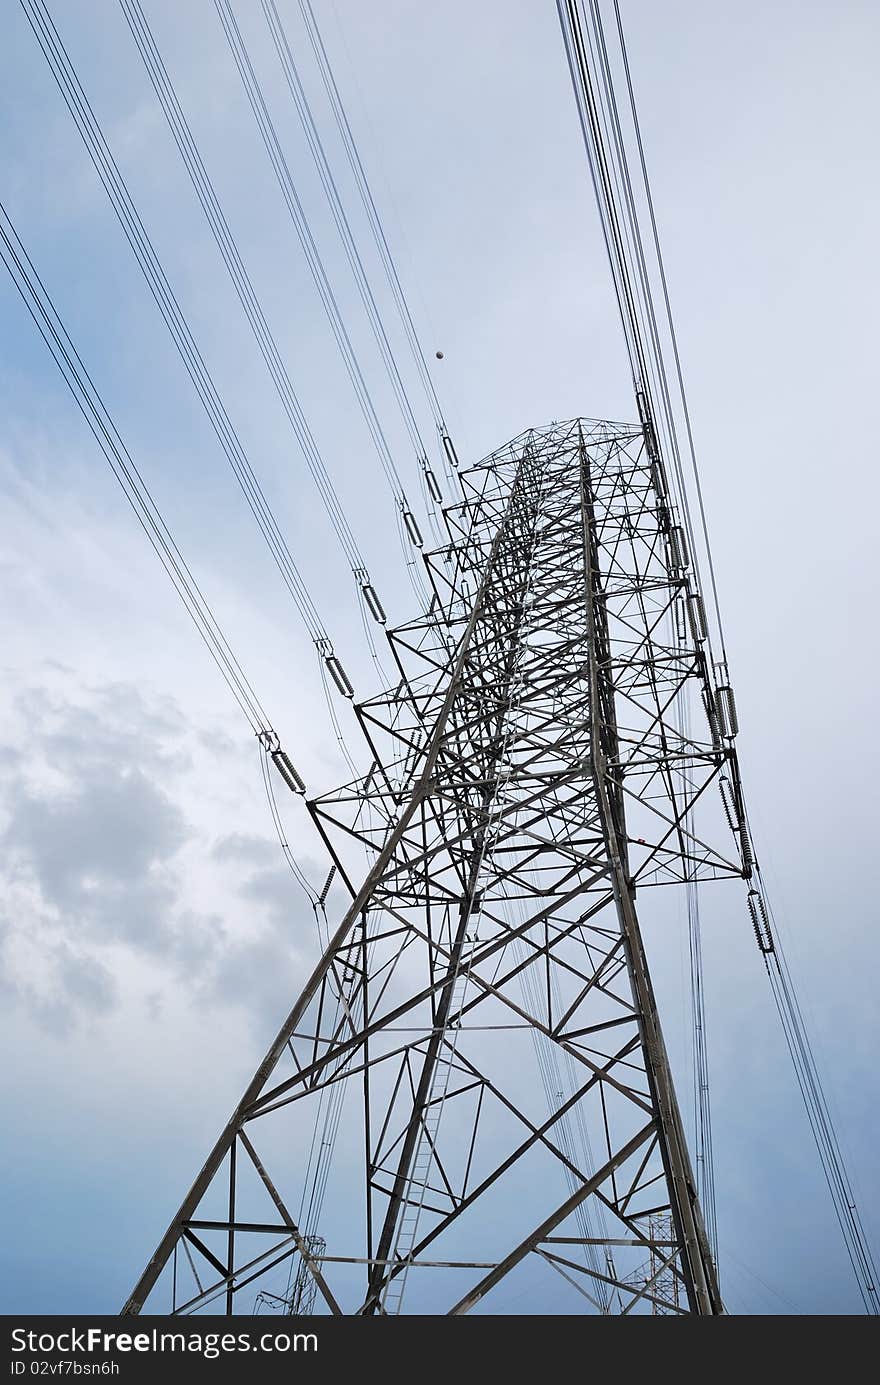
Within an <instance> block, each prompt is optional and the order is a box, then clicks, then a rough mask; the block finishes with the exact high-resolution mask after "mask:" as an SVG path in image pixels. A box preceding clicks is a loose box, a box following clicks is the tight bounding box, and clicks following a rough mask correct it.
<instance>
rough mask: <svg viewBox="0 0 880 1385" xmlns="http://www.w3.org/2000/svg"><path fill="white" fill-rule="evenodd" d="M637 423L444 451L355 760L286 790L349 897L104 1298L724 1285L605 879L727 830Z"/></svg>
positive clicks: (626, 1308) (679, 877)
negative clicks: (338, 777) (466, 462)
mask: <svg viewBox="0 0 880 1385" xmlns="http://www.w3.org/2000/svg"><path fill="white" fill-rule="evenodd" d="M646 432H647V437H648V443H649V444H650V442H651V438H650V431H649V430H646ZM646 432H643V430H642V429H640V428H637V427H631V426H625V425H617V424H610V423H596V422H588V421H583V420H576V421H574V422H570V423H565V424H559V425H556V424H554V425H553V426H552V427H549V428H546V429H543V430H536V431H529V432H527V433H525V434H522V435H521V436H520V437H518V438H516V439H515V440H514V441H513V442H512V443H510V444H509V445H508V446H506V447H505V448H503V449H502V450H500V451H499V452H496V453H494V454H493V455H492V456H490V457H489V458H487V459H486V460H485V461H483V462H481V463H480V464H479V465H477V466H474V467H472V468H471V469H469V470H467V471H463V472H461V473H460V480H461V485H462V494H463V500H462V501H461V502H460V503H458V504H455V505H451V506H449V507H448V508H447V509H446V511H445V520H446V525H447V528H448V542H447V543H446V544H445V545H444V546H442V547H441V548H439V549H437V550H436V551H434V552H433V553H431V554H429V555H427V556H426V569H427V573H428V575H429V578H430V582H431V586H432V590H433V598H432V601H431V604H430V607H429V609H428V610H427V612H426V613H425V614H423V615H421V616H419V617H418V618H417V619H416V620H413V621H412V622H410V623H408V624H406V625H403V626H401V627H399V628H398V629H396V630H395V631H393V632H392V633H391V635H390V637H389V638H390V644H391V648H392V651H393V653H394V657H395V659H396V662H397V668H398V672H399V679H398V681H397V682H396V684H395V685H394V687H392V688H390V689H388V690H387V691H385V692H383V693H381V694H380V695H379V696H377V697H374V698H371V699H370V700H369V701H367V702H364V703H362V704H360V705H358V707H357V708H356V711H357V715H358V718H359V720H360V723H361V725H362V728H363V731H364V734H365V736H366V738H367V742H368V744H369V746H370V753H371V756H372V762H371V764H370V768H369V770H368V772H367V774H366V775H365V776H364V778H363V779H359V780H357V781H355V782H352V783H349V784H346V785H344V786H343V787H342V788H341V789H338V790H336V791H334V792H333V793H329V794H325V795H322V796H320V797H317V798H315V799H313V800H311V801H310V802H309V809H310V811H311V813H312V816H313V818H314V821H315V823H316V824H317V827H318V829H319V831H320V833H321V835H322V837H323V839H324V841H325V843H326V846H327V849H328V851H329V853H330V858H331V861H332V863H333V869H334V872H335V875H334V879H335V882H336V884H337V886H338V885H342V886H344V887H345V889H346V890H347V891H348V892H349V894H350V897H351V903H350V904H349V906H348V907H347V908H343V909H341V910H340V912H341V914H342V916H341V918H339V920H338V923H337V925H336V927H335V930H333V931H332V932H331V933H330V934H329V937H328V946H327V948H326V950H325V952H324V955H323V957H322V958H321V961H320V962H319V964H318V965H317V967H316V968H315V970H314V972H313V973H312V975H311V976H310V977H309V979H308V981H307V982H306V984H305V986H304V987H303V990H302V992H301V994H300V996H299V998H298V999H297V1000H296V1002H295V1004H294V1005H293V1009H292V1010H291V1013H290V1015H289V1016H288V1018H287V1019H286V1020H285V1022H284V1024H283V1025H282V1027H281V1030H280V1032H279V1034H278V1037H277V1039H276V1040H275V1042H274V1043H273V1044H272V1046H271V1048H270V1049H269V1052H268V1053H267V1055H266V1057H265V1059H264V1060H263V1062H262V1063H261V1064H260V1066H259V1068H258V1069H257V1072H256V1074H255V1076H254V1078H253V1081H252V1082H251V1083H250V1085H249V1086H248V1088H247V1090H246V1091H245V1093H244V1095H243V1097H242V1099H241V1102H240V1103H239V1105H238V1106H237V1108H236V1110H235V1111H234V1113H233V1115H232V1117H231V1119H230V1120H229V1123H228V1125H226V1127H225V1129H224V1130H223V1133H222V1134H221V1136H220V1138H219V1139H218V1141H217V1143H216V1145H215V1146H214V1148H213V1150H212V1151H211V1153H210V1155H209V1157H208V1159H207V1161H206V1163H205V1165H204V1167H203V1169H202V1171H201V1172H200V1173H199V1175H198V1177H197V1178H196V1180H195V1183H194V1184H193V1186H192V1188H191V1190H190V1192H189V1193H188V1194H187V1196H186V1198H185V1199H184V1201H183V1204H182V1205H181V1207H180V1210H179V1212H178V1213H177V1215H176V1216H175V1218H174V1220H173V1221H172V1223H171V1225H170V1227H169V1228H168V1231H167V1232H166V1234H165V1236H164V1237H163V1239H162V1241H161V1242H160V1244H159V1247H158V1249H157V1251H156V1253H155V1255H154V1256H153V1258H152V1259H151V1260H150V1262H149V1264H148V1265H147V1267H146V1269H145V1271H144V1273H143V1274H142V1276H141V1278H140V1279H139V1280H138V1283H137V1285H136V1287H135V1289H134V1291H133V1293H132V1295H131V1297H130V1299H129V1301H128V1302H127V1304H126V1305H125V1308H124V1310H123V1311H124V1312H126V1313H138V1312H140V1311H141V1309H142V1308H144V1307H145V1306H146V1307H147V1308H148V1310H151V1311H157V1312H167V1311H169V1310H170V1311H172V1312H176V1313H190V1312H195V1311H197V1310H199V1309H205V1308H207V1309H208V1310H209V1311H214V1312H217V1311H223V1310H225V1311H226V1312H228V1313H232V1312H240V1313H249V1312H253V1311H254V1302H255V1296H256V1295H260V1296H262V1299H261V1301H262V1303H263V1304H265V1303H266V1302H267V1296H268V1299H274V1301H275V1303H276V1304H277V1305H278V1306H277V1307H276V1309H275V1311H279V1309H280V1311H282V1312H283V1311H297V1310H299V1311H302V1308H303V1306H304V1305H306V1304H308V1303H310V1301H311V1300H312V1297H313V1300H314V1311H316V1312H323V1313H327V1312H329V1313H362V1314H396V1313H399V1312H401V1311H402V1310H403V1309H404V1306H405V1308H406V1311H408V1312H420V1313H447V1314H461V1313H466V1312H468V1311H470V1310H472V1309H475V1308H477V1306H478V1305H479V1306H480V1308H481V1309H482V1310H484V1311H487V1312H491V1313H503V1312H508V1311H519V1312H528V1311H538V1312H553V1311H558V1312H586V1313H597V1314H609V1313H612V1314H616V1313H624V1312H636V1313H653V1312H682V1313H687V1312H690V1313H700V1314H711V1313H721V1312H722V1311H723V1307H722V1302H721V1297H720V1293H719V1289H718V1283H717V1278H716V1273H715V1267H714V1262H713V1254H712V1250H711V1247H710V1243H709V1238H708V1236H707V1232H706V1228H705V1225H704V1220H703V1215H702V1213H701V1208H700V1203H699V1199H698V1197H697V1189H696V1183H695V1177H694V1173H693V1170H692V1168H691V1163H690V1159H689V1155H688V1150H687V1147H686V1142H685V1136H684V1130H683V1124H682V1118H681V1114H680V1111H679V1107H678V1102H677V1099H676V1094H675V1090H674V1086H673V1081H672V1076H671V1072H670V1067H669V1062H668V1059H667V1054H666V1049H665V1046H664V1040H663V1035H662V1032H661V1027H660V1021H659V1017H658V1014H657V1007H656V1003H655V999H654V992H653V990H652V985H651V979H650V976H649V972H648V965H647V961H646V956H645V949H644V947H643V943H642V935H641V932H640V927H639V920H638V916H637V910H636V901H637V897H638V898H639V900H641V899H642V897H643V896H644V895H645V894H648V893H649V892H650V888H651V887H653V886H657V885H661V884H664V883H672V884H678V885H685V884H687V885H689V886H690V887H693V885H694V883H699V882H702V881H708V880H714V879H719V878H722V877H732V876H738V877H741V876H743V875H744V874H748V872H749V865H748V845H747V840H746V829H745V823H744V818H743V814H742V807H741V800H740V796H739V782H738V776H737V773H736V761H735V757H734V755H733V750H732V747H731V743H730V741H731V736H732V732H731V730H730V727H729V726H728V727H727V729H726V730H725V726H724V725H723V715H724V706H725V703H724V698H723V695H722V694H723V689H722V690H721V692H719V689H718V688H717V687H715V685H714V683H713V678H714V673H713V670H712V668H711V667H710V664H709V661H708V659H707V656H706V653H705V639H706V631H705V617H704V613H703V607H702V599H701V597H700V594H699V592H698V590H697V588H696V585H695V579H694V577H693V574H692V571H691V568H690V565H689V558H688V553H687V551H686V547H685V542H684V535H683V533H682V530H681V528H680V527H679V525H678V522H677V519H676V515H675V512H674V509H673V507H672V502H671V500H670V499H669V498H668V490H667V485H666V482H665V479H664V475H663V471H662V464H661V462H660V460H659V457H658V455H657V453H656V449H655V448H654V447H653V446H650V448H649V446H646V441H645V436H646ZM690 689H693V691H694V693H695V694H696V697H697V699H698V701H699V702H700V703H701V704H702V707H701V710H700V715H699V716H694V717H689V716H688V717H684V716H682V714H681V711H682V705H683V702H684V700H685V699H686V698H687V695H688V692H689V690H690ZM702 709H705V710H702ZM281 768H282V769H283V771H284V772H285V775H286V777H287V778H288V782H290V783H291V784H292V785H295V784H297V783H298V782H299V781H298V780H297V778H296V777H295V776H294V775H293V773H292V771H291V767H290V766H289V762H288V763H287V766H286V768H285V767H284V766H281ZM716 780H721V781H722V784H721V787H722V790H723V794H719V793H717V792H716V791H714V789H713V791H712V792H711V793H707V789H709V788H710V786H711V785H712V784H713V781H716ZM725 814H726V816H727V821H725ZM698 825H699V827H698ZM730 827H732V828H733V829H734V832H733V835H731V831H730ZM335 893H336V892H335V891H334V894H333V895H332V896H330V899H331V900H332V899H333V898H335ZM326 895H327V891H326V890H325V897H326ZM303 1208H304V1209H306V1210H305V1211H304V1212H301V1211H300V1209H303ZM319 1214H320V1226H318V1225H317V1221H318V1215H319ZM298 1219H301V1224H300V1220H298ZM646 1267H647V1268H646ZM306 1283H308V1285H309V1286H310V1292H309V1293H308V1294H307V1293H306V1292H305V1290H304V1286H305V1284H306ZM292 1295H293V1296H296V1305H297V1306H295V1307H291V1303H292Z"/></svg>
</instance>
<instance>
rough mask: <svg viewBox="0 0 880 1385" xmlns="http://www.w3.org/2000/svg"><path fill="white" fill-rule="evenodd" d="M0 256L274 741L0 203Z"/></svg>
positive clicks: (228, 674)
mask: <svg viewBox="0 0 880 1385" xmlns="http://www.w3.org/2000/svg"><path fill="white" fill-rule="evenodd" d="M0 255H2V257H3V261H4V263H5V265H6V268H7V270H8V271H9V274H10V276H11V278H12V282H13V283H14V285H15V287H16V289H17V290H18V293H19V294H20V296H21V299H22V301H23V302H24V305H25V307H26V308H27V310H28V312H29V313H30V315H31V318H32V319H33V321H34V324H35V326H36V327H37V330H38V331H39V333H40V336H41V337H42V338H43V341H44V342H45V343H46V346H47V347H48V348H49V351H50V352H51V354H52V358H53V360H54V361H55V364H56V365H57V366H58V369H59V371H60V372H61V375H62V377H63V379H64V382H65V384H66V385H67V388H68V389H69V390H70V393H71V394H72V395H73V398H74V400H75V401H76V405H77V408H78V409H79V411H80V413H81V414H82V416H83V418H84V419H85V421H86V423H87V424H88V426H89V429H90V431H91V433H92V435H93V437H94V438H95V441H96V442H97V444H98V446H99V447H100V449H101V451H102V452H103V454H104V456H105V458H106V459H107V462H108V464H109V466H110V469H111V471H112V472H113V475H114V476H115V477H116V480H117V481H118V482H119V485H120V486H121V488H122V491H123V493H124V495H125V498H126V500H127V501H128V503H129V505H130V506H131V508H132V510H133V511H134V513H135V516H136V518H137V520H138V523H139V524H140V526H141V528H142V529H143V531H144V533H145V534H146V536H147V538H148V540H149V542H150V544H151V546H152V548H153V550H154V552H155V553H156V556H157V557H158V559H159V561H160V562H161V564H162V566H163V567H164V569H165V571H166V572H167V573H168V576H169V577H170V578H171V581H172V583H173V585H174V589H175V591H176V592H177V594H178V596H179V597H180V600H181V602H182V603H183V605H184V607H185V608H186V610H187V612H188V613H189V616H190V618H191V620H192V622H193V624H194V625H195V627H196V629H197V631H198V633H199V636H200V637H201V639H202V640H203V642H204V644H205V647H206V648H207V650H208V652H209V654H210V655H211V658H212V659H213V660H214V663H215V664H216V665H217V667H218V669H219V670H220V673H221V675H222V677H223V680H224V682H225V683H226V685H227V687H228V688H229V690H230V692H231V693H232V695H233V697H234V698H235V700H236V702H237V703H238V705H239V707H240V708H241V711H242V712H243V714H244V716H245V717H246V718H247V721H248V723H249V724H250V727H251V729H252V731H253V732H254V733H255V735H259V736H265V737H274V733H273V732H272V729H271V726H270V724H269V720H268V717H267V715H266V712H265V710H264V708H263V706H262V704H261V703H260V700H259V698H258V697H257V695H256V693H255V692H254V689H253V687H252V685H251V683H250V681H249V680H248V678H247V676H246V675H245V673H244V672H243V670H242V667H241V665H240V663H239V662H238V659H237V658H236V657H235V655H234V654H233V652H232V650H231V649H230V647H229V644H228V642H227V640H226V637H225V636H224V634H223V632H222V630H221V629H220V626H219V625H218V624H217V620H216V618H215V616H214V613H213V611H212V610H211V607H210V606H209V604H208V602H207V600H206V598H205V596H204V595H203V593H202V591H201V589H200V588H199V586H198V583H197V582H196V580H195V578H194V577H193V575H192V572H191V571H190V569H189V567H188V566H187V564H186V562H185V560H184V558H183V556H182V554H181V552H180V549H179V548H178V546H177V544H176V543H175V541H174V538H173V537H172V535H171V532H170V530H169V528H168V526H167V524H166V523H165V521H164V520H163V518H162V516H161V514H160V513H159V510H158V509H157V507H156V504H155V501H154V500H153V497H152V494H151V493H150V490H149V487H148V486H147V484H146V482H145V481H144V478H143V476H142V475H141V473H140V471H139V470H138V468H137V465H136V464H135V462H134V461H133V460H132V457H131V454H130V453H129V451H128V448H127V447H126V445H125V443H124V442H123V440H122V437H121V436H120V433H119V431H118V429H117V427H116V425H115V423H114V422H113V420H112V418H111V417H110V414H109V413H108V411H107V408H106V406H105V404H104V401H103V399H102V397H101V394H100V393H99V391H98V389H97V386H96V385H95V383H94V381H93V380H92V378H91V376H90V375H89V372H88V370H87V369H86V367H85V365H84V364H83V361H82V358H81V357H80V355H79V353H78V351H77V349H76V347H75V346H74V344H73V341H72V340H71V338H70V336H69V335H68V332H67V329H66V328H65V326H64V324H63V322H62V321H61V318H60V317H59V316H58V313H57V311H56V309H55V305H54V303H53V301H52V299H51V297H50V295H49V292H48V290H47V289H46V287H45V285H44V284H43V281H42V280H41V278H40V276H39V274H38V273H37V270H36V269H35V267H34V265H33V262H32V261H31V259H30V258H29V256H28V254H27V251H26V250H25V248H24V246H23V244H22V242H21V240H20V239H19V236H18V234H17V232H16V230H15V227H14V226H13V224H12V222H11V221H10V219H9V215H8V213H7V211H6V209H5V207H4V206H3V205H2V203H0Z"/></svg>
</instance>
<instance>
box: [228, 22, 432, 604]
mask: <svg viewBox="0 0 880 1385" xmlns="http://www.w3.org/2000/svg"><path fill="white" fill-rule="evenodd" d="M214 6H215V8H216V10H217V14H218V16H219V19H220V22H221V24H222V26H223V32H224V34H225V35H226V40H227V42H228V44H229V48H230V51H231V53H232V56H233V59H234V61H235V65H236V68H237V69H238V74H239V77H240V78H241V82H242V86H243V87H244V91H245V95H246V96H247V99H248V104H249V105H250V108H251V111H252V112H253V116H254V119H255V120H256V122H257V127H258V129H259V132H260V136H261V138H262V141H263V144H264V146H265V149H266V153H267V155H268V157H269V162H270V163H271V165H272V170H273V172H274V174H275V179H276V181H277V183H278V186H279V188H280V190H281V194H282V196H283V198H284V202H285V205H286V207H287V210H288V212H289V214H290V219H291V221H292V222H293V225H294V228H295V230H296V234H297V238H298V240H299V243H300V245H301V247H302V250H303V254H304V255H305V257H306V262H307V264H308V266H309V270H310V272H311V275H312V278H313V280H314V283H315V287H316V288H317V290H318V295H319V297H320V299H321V304H322V306H323V308H324V312H325V314H326V316H327V319H328V321H329V323H330V326H331V329H332V331H333V336H334V338H335V340H336V344H337V346H338V348H339V352H340V355H341V356H342V359H343V361H344V363H345V368H346V371H347V373H348V376H349V379H350V380H351V384H352V387H353V389H354V392H355V395H356V397H357V400H358V404H359V406H360V409H361V412H362V414H363V417H364V421H365V422H366V424H367V428H368V431H369V433H370V437H371V439H372V442H373V446H374V449H375V451H376V455H377V457H378V459H379V463H380V465H381V467H382V471H383V473H384V475H385V479H386V481H387V483H388V486H389V489H390V491H391V494H392V496H393V498H394V502H395V508H396V511H397V515H398V533H399V535H400V539H401V546H402V547H403V551H404V557H405V558H406V559H407V570H408V572H409V574H410V578H411V580H412V582H413V587H414V589H415V592H416V595H417V597H418V598H419V599H420V600H422V601H423V600H424V599H425V597H426V589H425V587H424V584H423V583H422V582H421V579H420V573H419V569H418V567H417V565H416V562H415V561H413V560H412V558H411V551H412V549H415V550H420V549H421V548H422V546H423V539H422V534H421V531H420V529H419V525H418V522H417V520H416V517H415V515H414V514H413V512H412V509H411V507H410V504H409V501H408V499H407V496H406V491H405V489H404V486H403V482H402V480H401V477H400V473H399V471H398V469H397V465H396V463H395V461H394V457H393V455H392V452H391V448H390V447H389V445H388V440H387V438H386V436H385V432H384V429H383V427H382V424H381V422H380V419H379V416H378V414H377V412H376V408H375V405H374V403H373V399H372V395H371V393H370V389H369V386H368V384H367V382H366V380H365V378H364V375H363V371H362V370H361V366H360V363H359V361H358V358H357V354H356V352H355V350H354V347H353V345H352V342H351V338H350V336H349V333H348V329H347V327H346V325H345V320H344V318H343V315H342V312H341V310H340V308H339V303H338V301H337V299H336V295H335V293H334V291H333V286H332V284H331V283H330V280H329V277H328V275H327V271H326V269H325V267H324V262H323V260H322V258H321V254H320V251H319V249H318V246H317V244H316V243H315V239H314V236H313V235H312V231H311V227H310V225H309V220H308V217H307V216H306V213H305V210H304V208H303V205H302V202H301V200H300V197H299V193H298V192H297V188H296V184H295V182H294V178H293V175H292V173H291V171H290V166H289V164H288V162H287V158H286V156H285V154H284V150H283V147H282V145H281V141H280V139H279V137H278V131H277V129H276V127H275V122H274V121H273V119H272V115H271V113H270V111H269V107H268V105H267V103H266V98H265V95H264V93H263V88H262V85H261V83H260V79H259V78H258V76H257V74H256V72H255V71H254V67H253V64H252V62H251V58H250V53H249V52H248V49H247V45H246V44H245V42H244V39H243V38H242V35H241V30H240V29H239V27H238V22H237V20H236V18H235V13H234V11H233V9H232V5H231V3H230V0H214Z"/></svg>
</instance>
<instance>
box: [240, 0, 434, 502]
mask: <svg viewBox="0 0 880 1385" xmlns="http://www.w3.org/2000/svg"><path fill="white" fill-rule="evenodd" d="M262 4H263V8H264V10H267V11H268V10H271V12H272V17H271V19H270V27H271V28H272V30H273V34H277V36H278V39H279V41H280V43H281V45H282V46H283V47H284V49H285V51H286V52H288V53H289V52H290V45H289V43H288V41H287V36H286V33H285V30H284V26H283V24H282V22H281V20H280V18H279V16H278V12H277V8H276V5H275V0H262ZM299 8H300V13H301V14H302V18H303V22H304V24H305V27H306V32H307V34H308V37H309V42H310V44H311V47H312V52H313V54H314V57H315V62H316V64H317V67H318V71H319V72H320V74H321V80H322V82H323V84H324V90H325V92H326V93H327V99H328V101H329V103H330V108H331V110H332V112H333V117H334V120H335V121H336V127H337V129H338V131H339V135H340V138H341V140H342V146H343V148H344V150H345V155H346V158H347V159H348V163H349V167H350V168H351V171H352V174H353V175H354V180H355V184H356V186H357V189H358V193H359V194H360V198H361V202H362V203H363V208H364V211H365V213H366V216H367V222H368V224H369V227H370V230H371V232H372V235H373V240H374V242H375V245H376V249H377V251H378V252H379V258H380V260H381V261H382V267H383V269H384V271H385V277H386V278H387V280H388V286H389V288H390V289H391V293H392V296H393V298H394V303H395V306H396V308H397V311H398V315H399V317H400V321H401V324H402V326H403V330H404V333H405V334H406V339H407V342H408V343H409V347H410V351H411V353H412V358H413V361H414V363H415V366H416V370H417V371H418V374H419V378H420V380H421V382H422V388H423V390H424V392H425V397H426V399H427V401H428V405H429V407H430V409H431V412H432V414H433V416H434V423H435V425H436V428H437V432H438V434H439V436H440V442H441V446H442V455H443V461H444V467H445V469H446V472H447V476H448V477H449V479H450V480H451V479H452V475H453V469H457V468H458V456H457V454H456V451H455V447H454V445H453V442H452V439H451V437H450V434H449V429H448V427H447V426H446V422H445V420H444V417H443V410H442V408H441V407H440V400H439V399H438V397H437V391H436V389H435V387H434V381H433V379H432V378H431V373H430V371H429V369H428V363H427V361H426V360H425V353H424V351H423V350H422V345H421V342H420V340H419V335H418V332H417V331H416V326H415V323H414V322H413V317H412V313H411V312H410V308H409V303H408V302H407V298H406V294H405V293H404V291H403V286H402V284H401V282H400V276H399V274H398V272H397V267H396V265H395V263H394V256H393V255H392V253H391V248H390V246H389V244H388V239H387V237H386V235H385V230H384V227H383V225H382V220H381V217H380V216H379V211H378V208H377V206H376V202H375V199H374V197H373V193H372V191H371V188H370V183H369V179H368V178H367V174H366V170H365V168H364V164H363V160H362V159H361V156H360V151H359V150H358V147H357V143H356V142H355V138H354V134H353V132H352V129H351V124H350V122H349V119H348V115H347V113H346V110H345V106H344V105H343V102H342V97H341V96H340V93H339V87H338V86H337V83H336V78H335V76H334V75H333V68H332V65H331V63H330V58H329V56H328V54H327V49H326V46H325V44H324V40H323V38H322V36H321V31H320V28H319V27H318V21H317V19H316V18H315V12H314V10H313V8H312V4H311V0H299ZM268 17H269V15H268V13H267V18H268ZM279 56H281V55H280V53H279ZM283 61H284V59H283V58H282V62H283Z"/></svg>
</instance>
